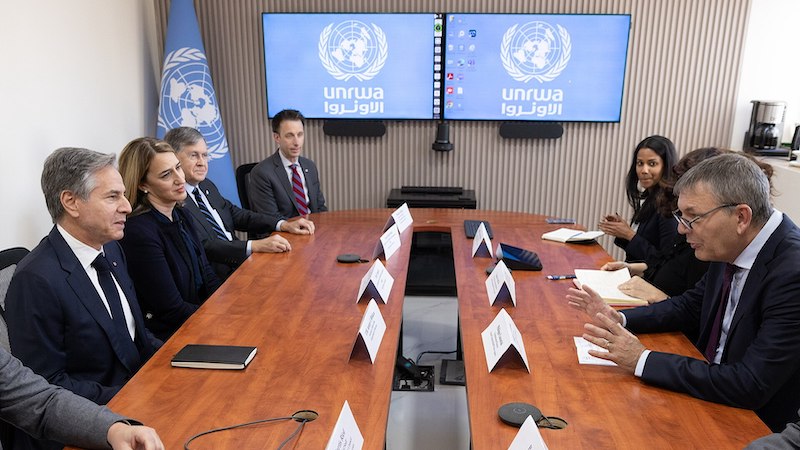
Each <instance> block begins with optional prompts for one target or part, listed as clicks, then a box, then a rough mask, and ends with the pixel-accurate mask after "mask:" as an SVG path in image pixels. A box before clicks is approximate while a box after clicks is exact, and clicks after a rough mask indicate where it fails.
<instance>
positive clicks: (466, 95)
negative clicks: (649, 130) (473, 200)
mask: <svg viewBox="0 0 800 450" xmlns="http://www.w3.org/2000/svg"><path fill="white" fill-rule="evenodd" d="M630 26H631V16H630V15H585V14H581V15H577V14H576V15H573V14H566V15H542V14H447V15H446V16H445V36H444V39H445V40H444V45H445V49H444V52H445V62H444V74H443V75H444V92H443V94H442V95H443V97H442V106H443V109H442V112H443V118H445V119H454V120H533V121H565V122H567V121H574V122H584V121H591V122H619V120H620V111H621V107H622V92H623V82H624V79H625V62H626V57H627V51H628V36H629V31H630Z"/></svg>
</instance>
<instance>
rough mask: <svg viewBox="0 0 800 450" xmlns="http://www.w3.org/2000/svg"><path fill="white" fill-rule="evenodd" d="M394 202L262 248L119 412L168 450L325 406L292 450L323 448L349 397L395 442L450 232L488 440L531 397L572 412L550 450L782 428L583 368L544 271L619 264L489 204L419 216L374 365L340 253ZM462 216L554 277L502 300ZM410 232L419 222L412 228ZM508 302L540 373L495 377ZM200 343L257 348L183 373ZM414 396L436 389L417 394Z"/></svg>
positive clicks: (691, 444)
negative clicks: (401, 361) (414, 347)
mask: <svg viewBox="0 0 800 450" xmlns="http://www.w3.org/2000/svg"><path fill="white" fill-rule="evenodd" d="M391 212H392V210H390V209H375V210H353V211H337V212H328V213H321V214H315V215H312V220H314V222H315V223H316V227H317V231H316V234H314V235H313V236H288V238H289V240H290V241H291V243H292V248H293V250H292V251H291V252H289V253H285V254H257V255H254V256H253V257H251V258H249V259H248V260H247V261H246V262H245V263H244V264H243V265H242V267H241V268H240V269H239V270H237V271H236V272H235V273H234V274H233V276H231V277H230V279H229V280H228V281H227V282H226V283H225V284H224V285H223V286H222V287H221V288H220V289H219V290H218V291H217V292H216V293H215V294H214V296H213V297H211V298H210V299H209V300H208V301H207V302H206V303H205V304H204V305H203V306H202V307H201V308H200V310H199V311H198V312H197V313H196V314H194V316H193V317H191V318H190V319H189V321H187V322H186V324H185V325H184V326H183V327H182V328H181V329H180V330H179V331H178V332H177V333H176V334H175V335H174V336H173V337H172V338H171V339H170V340H169V341H168V342H166V343H165V344H164V347H163V348H162V349H161V350H160V351H159V352H158V353H157V354H156V355H155V356H154V357H153V358H152V359H151V360H150V361H149V362H148V363H147V364H146V365H145V366H144V367H143V368H142V369H141V370H140V371H139V372H138V373H137V374H136V376H135V377H134V378H133V379H132V380H131V381H130V382H129V383H128V384H127V385H126V386H125V387H124V388H123V389H122V390H121V391H120V393H119V394H118V395H117V396H116V397H114V399H113V400H112V401H111V403H110V404H109V406H110V407H111V408H112V409H114V410H116V411H119V412H120V413H123V414H126V415H129V416H131V417H134V418H136V419H138V420H141V421H143V422H144V423H146V424H147V425H149V426H152V427H154V428H155V429H156V430H157V431H158V432H159V434H160V435H161V437H162V439H163V441H164V443H165V445H166V447H167V448H168V449H177V448H182V447H183V443H184V441H185V440H186V439H187V438H188V437H189V436H192V435H194V434H196V433H199V432H201V431H204V430H208V429H212V428H216V427H222V426H226V425H232V424H236V423H241V422H248V421H253V420H258V419H265V418H270V417H282V416H288V415H291V414H292V413H293V412H295V411H297V410H302V409H312V410H315V411H317V412H318V413H319V414H320V416H319V418H318V419H317V420H316V421H314V422H310V423H308V424H307V425H306V426H305V428H304V430H303V431H302V433H301V435H300V436H298V437H296V438H295V439H294V440H293V441H292V442H291V443H290V445H288V446H287V447H286V448H296V449H322V448H324V447H325V444H326V442H327V440H328V438H329V437H330V434H331V431H332V429H333V426H334V424H335V422H336V419H337V417H338V415H339V412H340V410H341V408H342V405H343V403H344V401H345V400H347V401H348V402H349V404H350V406H351V409H352V411H353V415H354V417H355V419H356V422H357V423H358V426H359V428H360V430H361V432H362V434H363V435H364V439H365V445H364V448H366V449H381V448H384V442H385V435H386V425H387V420H388V414H389V403H390V395H391V385H392V374H393V371H394V365H395V354H396V352H397V347H398V339H399V333H400V324H401V320H402V308H403V295H404V288H405V283H406V272H407V268H408V261H409V254H410V247H411V237H412V236H411V235H412V233H413V231H446V232H451V233H452V240H453V253H454V260H455V269H456V278H457V286H458V302H459V317H460V324H461V336H462V342H463V349H464V362H465V370H466V378H467V387H466V392H467V401H468V407H469V423H470V432H471V436H472V444H473V448H475V449H500V448H507V447H508V445H509V444H510V443H511V441H512V440H513V438H514V436H515V434H516V432H517V429H516V428H512V427H509V426H507V425H504V424H503V423H502V422H501V421H500V420H499V418H498V416H497V410H498V408H499V407H500V406H501V405H503V404H505V403H509V402H527V403H532V404H534V405H536V406H537V407H539V408H540V409H541V410H542V411H543V413H544V414H545V415H554V416H559V417H562V418H564V419H565V420H566V421H567V422H568V423H569V426H568V427H567V428H566V429H564V430H547V429H543V430H542V435H543V437H544V440H545V442H546V443H547V444H548V446H549V447H550V448H551V449H562V448H570V449H578V448H587V449H588V448H591V449H598V448H609V449H614V448H631V449H639V448H718V449H722V448H741V447H743V446H744V445H745V444H746V443H748V442H749V441H751V440H752V439H754V438H756V437H759V436H762V435H765V434H767V433H769V430H768V429H767V427H766V426H765V425H763V423H761V421H760V420H758V418H757V417H756V415H755V414H754V413H753V412H751V411H746V410H741V409H735V408H730V407H726V406H721V405H717V404H714V403H709V402H705V401H701V400H697V399H695V398H692V397H690V396H688V395H684V394H678V393H674V392H669V391H666V390H663V389H659V388H655V387H652V386H648V385H646V384H644V383H642V382H641V381H639V380H638V379H637V378H635V377H634V376H633V375H631V374H629V373H625V372H623V371H622V370H620V369H618V368H615V367H603V366H586V365H583V366H581V365H579V364H578V361H577V357H576V353H575V347H574V345H573V341H572V337H573V336H579V335H580V334H581V333H582V329H583V324H584V322H585V321H586V317H584V316H583V315H582V313H580V312H578V311H575V310H573V309H572V308H570V307H568V306H567V304H566V301H565V299H564V295H565V291H566V289H567V287H568V286H569V285H570V282H569V281H549V280H547V279H545V274H563V273H571V272H572V269H573V268H575V267H584V268H594V267H599V266H600V265H601V264H602V263H603V262H605V261H608V260H609V259H610V258H609V256H608V254H607V253H606V252H605V251H604V250H603V249H602V247H600V246H599V245H596V244H595V245H589V246H582V245H567V244H558V243H553V242H549V241H542V240H541V239H540V236H541V234H542V233H543V232H545V231H550V230H553V229H556V228H558V227H559V226H558V225H548V224H546V223H545V220H544V219H545V217H544V216H537V215H531V214H523V213H510V212H498V211H480V210H453V209H412V210H411V213H412V215H413V218H414V223H413V225H412V227H409V229H407V230H405V232H403V234H402V236H401V238H402V247H401V248H400V250H398V252H397V253H396V254H395V255H394V256H392V257H391V258H390V259H389V261H388V262H387V263H386V267H387V269H388V270H389V272H390V273H391V274H392V276H393V277H394V278H395V283H394V286H393V288H392V291H391V294H390V296H389V301H388V303H387V304H382V303H379V306H380V310H381V313H382V314H383V317H384V319H385V320H386V324H387V330H386V334H385V336H384V339H383V342H382V344H381V346H380V350H379V352H378V356H377V359H376V362H375V364H371V363H370V362H369V359H368V358H367V357H366V356H365V355H357V357H355V358H353V359H350V352H351V349H352V345H353V343H354V339H355V337H356V333H357V330H358V326H359V323H360V321H361V318H362V315H363V313H364V310H365V309H366V304H367V301H366V300H362V301H361V302H360V303H356V295H357V293H358V288H359V283H360V281H361V278H362V277H363V275H364V274H365V273H366V272H367V270H368V269H369V268H370V266H371V264H341V263H337V262H336V255H338V254H341V253H357V254H360V255H361V256H362V257H364V258H369V257H370V256H371V255H372V252H373V249H374V246H375V243H376V242H377V241H378V238H379V237H380V235H381V233H382V229H383V225H384V224H385V222H386V220H387V218H388V217H389V216H390V214H391ZM464 219H480V220H488V221H489V222H490V223H491V225H492V228H493V231H494V240H493V243H494V245H496V244H497V243H498V242H504V243H508V244H511V245H516V246H519V247H523V248H526V249H529V250H532V251H535V252H537V253H538V254H539V257H540V259H541V261H542V263H543V265H544V271H542V272H522V271H515V272H514V274H513V276H514V280H515V283H516V292H517V306H516V307H512V306H511V305H510V303H505V302H501V303H500V304H499V305H496V306H489V302H488V299H487V295H486V288H485V285H484V281H485V279H486V275H485V272H484V269H485V268H486V266H487V265H488V264H489V263H490V260H489V259H488V258H474V259H473V258H472V257H471V256H470V253H471V244H472V241H471V240H470V239H467V238H466V237H465V235H464V228H463V221H464ZM412 229H413V230H412ZM501 307H506V310H507V311H508V312H509V314H510V315H511V316H512V317H513V319H514V321H515V323H516V325H517V327H518V328H519V329H520V331H521V333H522V336H523V339H524V343H525V349H526V350H527V356H528V361H529V362H530V365H531V372H530V373H528V372H527V371H526V370H525V368H524V366H523V365H522V363H521V362H518V361H514V360H503V361H501V363H500V364H499V366H498V367H497V368H496V369H495V370H494V371H493V372H492V373H489V372H488V369H487V366H486V360H485V357H484V354H483V347H482V343H481V338H480V333H481V331H483V330H484V329H485V328H486V327H487V326H488V325H489V323H490V322H491V321H492V319H494V317H495V316H496V315H497V313H498V312H499V311H500V308H501ZM641 340H642V342H643V343H644V344H645V345H646V346H647V347H649V348H651V349H654V350H660V351H667V352H674V353H680V354H684V355H691V356H694V357H698V358H701V356H700V353H699V352H697V351H696V349H695V348H694V347H693V346H692V345H691V343H690V342H689V341H688V340H687V339H686V338H685V337H683V335H681V334H678V333H669V334H658V335H643V336H641ZM189 343H215V344H235V345H254V346H257V347H258V354H257V355H256V357H255V359H254V360H253V362H252V363H251V364H250V366H249V367H248V368H247V369H245V370H242V371H225V370H197V369H178V368H172V367H170V358H171V357H172V355H173V354H175V353H176V352H177V351H178V350H179V349H180V348H182V347H183V346H184V345H186V344H189ZM417 395H426V394H425V393H419V394H417ZM295 428H296V423H294V422H288V421H282V422H276V423H268V424H263V425H257V426H254V427H248V428H243V429H238V430H233V431H225V432H222V433H217V434H212V435H209V436H204V437H201V438H200V439H198V440H197V441H195V442H193V443H192V448H195V449H204V448H205V449H210V448H214V449H256V448H259V449H260V448H269V449H274V448H276V447H277V446H278V445H279V444H280V442H281V441H283V440H284V439H285V438H287V437H288V436H289V435H290V434H291V432H292V431H294V429H295Z"/></svg>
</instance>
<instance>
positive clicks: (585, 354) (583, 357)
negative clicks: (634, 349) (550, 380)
mask: <svg viewBox="0 0 800 450" xmlns="http://www.w3.org/2000/svg"><path fill="white" fill-rule="evenodd" d="M572 340H573V341H575V350H576V351H577V352H578V363H580V364H592V365H596V366H616V365H617V363H615V362H614V361H609V360H607V359H603V358H598V357H596V356H592V355H590V354H589V350H597V351H598V352H608V350H606V349H604V348H603V347H600V346H599V345H594V344H592V343H591V342H589V341H587V340H586V339H584V338H582V337H580V336H572Z"/></svg>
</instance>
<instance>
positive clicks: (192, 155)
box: [189, 152, 208, 161]
mask: <svg viewBox="0 0 800 450" xmlns="http://www.w3.org/2000/svg"><path fill="white" fill-rule="evenodd" d="M189 159H190V160H192V161H198V160H201V159H202V160H203V161H208V152H205V153H200V152H192V153H189Z"/></svg>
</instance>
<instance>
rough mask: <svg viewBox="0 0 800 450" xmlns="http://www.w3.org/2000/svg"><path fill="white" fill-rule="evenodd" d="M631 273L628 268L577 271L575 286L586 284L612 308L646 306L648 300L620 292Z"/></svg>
mask: <svg viewBox="0 0 800 450" xmlns="http://www.w3.org/2000/svg"><path fill="white" fill-rule="evenodd" d="M630 279H631V273H630V272H629V271H628V268H627V267H625V268H622V269H619V270H614V271H610V270H590V269H575V284H576V285H577V286H578V287H581V286H583V285H584V284H585V285H587V286H589V287H590V288H591V289H592V290H594V291H595V292H597V293H598V294H599V295H600V297H602V298H603V300H605V301H606V303H608V304H609V305H612V306H638V305H646V304H647V300H642V299H640V298H635V297H631V296H630V295H627V294H625V293H623V292H622V291H620V290H619V285H620V284H622V283H624V282H626V281H628V280H630Z"/></svg>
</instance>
